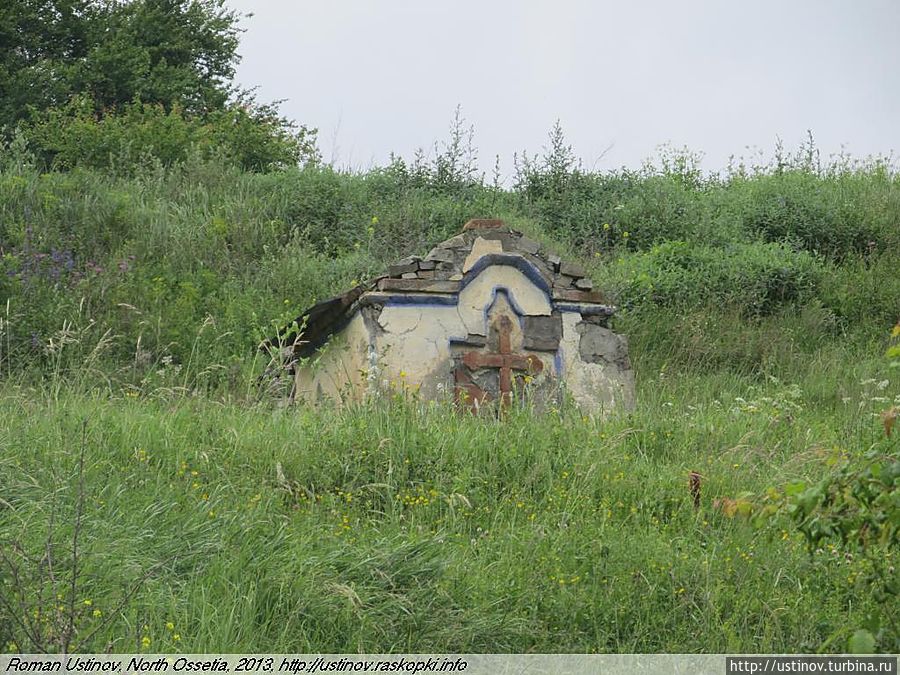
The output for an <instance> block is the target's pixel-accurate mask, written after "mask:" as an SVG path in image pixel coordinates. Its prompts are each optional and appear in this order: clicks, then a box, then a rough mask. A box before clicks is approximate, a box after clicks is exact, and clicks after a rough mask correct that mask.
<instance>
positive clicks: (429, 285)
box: [378, 279, 460, 293]
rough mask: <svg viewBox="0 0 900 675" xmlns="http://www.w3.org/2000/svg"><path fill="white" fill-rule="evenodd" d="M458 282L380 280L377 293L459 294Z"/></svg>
mask: <svg viewBox="0 0 900 675" xmlns="http://www.w3.org/2000/svg"><path fill="white" fill-rule="evenodd" d="M459 287H460V283H459V282H458V281H434V280H431V279H382V280H381V281H379V282H378V290H379V291H410V292H417V293H459Z"/></svg>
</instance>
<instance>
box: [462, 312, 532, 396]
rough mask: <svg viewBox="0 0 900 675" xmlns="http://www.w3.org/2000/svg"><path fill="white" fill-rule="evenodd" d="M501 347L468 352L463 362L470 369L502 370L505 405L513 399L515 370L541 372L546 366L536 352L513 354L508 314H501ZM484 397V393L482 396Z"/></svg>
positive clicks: (502, 393) (501, 380) (501, 391)
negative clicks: (485, 350) (492, 351)
mask: <svg viewBox="0 0 900 675" xmlns="http://www.w3.org/2000/svg"><path fill="white" fill-rule="evenodd" d="M499 324H500V325H499V331H498V333H499V335H498V337H499V349H498V351H497V352H496V353H491V352H467V353H466V354H465V355H464V356H463V359H462V361H463V363H464V364H465V365H466V366H467V367H468V368H469V370H478V369H479V368H497V369H498V370H499V371H500V400H501V403H502V404H503V405H504V406H507V405H509V403H510V401H511V400H512V391H513V386H512V380H513V371H514V370H524V371H526V372H528V373H529V374H537V373H540V372H541V370H542V369H543V367H544V364H543V363H541V360H540V359H539V358H538V357H537V356H535V355H534V354H529V355H527V356H525V355H523V354H513V351H512V343H511V340H510V335H511V333H512V322H511V321H510V320H509V317H508V316H501V317H500V320H499ZM480 398H481V399H484V398H485V397H484V395H482V396H481V397H480Z"/></svg>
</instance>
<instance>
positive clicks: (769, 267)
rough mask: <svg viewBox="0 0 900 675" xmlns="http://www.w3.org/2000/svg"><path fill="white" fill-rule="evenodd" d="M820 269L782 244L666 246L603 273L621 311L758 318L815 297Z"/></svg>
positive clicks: (623, 259)
mask: <svg viewBox="0 0 900 675" xmlns="http://www.w3.org/2000/svg"><path fill="white" fill-rule="evenodd" d="M823 271H824V270H823V267H822V263H821V262H820V261H819V260H818V259H817V258H816V257H814V256H812V255H810V254H809V253H806V252H804V251H794V250H792V249H791V248H789V247H788V246H785V245H783V244H771V243H769V244H767V243H734V244H731V245H729V246H726V247H723V248H717V247H712V246H703V245H700V244H689V243H687V242H684V241H669V242H666V243H663V244H658V245H656V246H654V247H652V248H650V249H649V250H648V251H643V252H636V253H623V254H621V255H619V257H618V258H616V260H614V261H613V262H611V263H609V264H608V266H606V268H605V270H603V271H602V272H601V273H602V274H604V275H605V278H604V286H605V287H608V288H610V289H611V290H612V291H613V293H614V295H615V297H616V298H617V300H618V302H619V303H620V304H621V306H622V307H624V308H626V309H627V308H632V307H635V306H639V305H643V304H653V305H657V306H660V307H668V308H677V309H681V310H683V309H685V308H689V307H699V306H702V305H706V304H711V303H716V304H720V305H725V306H728V307H735V308H738V309H739V310H740V312H741V313H742V314H743V315H744V316H758V315H765V314H769V313H771V312H773V311H774V310H776V309H777V308H779V307H782V306H785V305H789V304H792V303H797V302H802V301H803V300H806V299H808V298H810V297H812V295H813V294H814V293H815V291H816V289H817V287H818V285H819V283H820V281H821V278H822V276H823Z"/></svg>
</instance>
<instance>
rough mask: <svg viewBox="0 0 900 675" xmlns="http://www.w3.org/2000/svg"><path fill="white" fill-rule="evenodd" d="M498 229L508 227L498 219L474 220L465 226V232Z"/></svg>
mask: <svg viewBox="0 0 900 675" xmlns="http://www.w3.org/2000/svg"><path fill="white" fill-rule="evenodd" d="M498 227H506V223H504V222H503V221H502V220H497V219H496V218H490V219H488V218H473V219H472V220H470V221H469V222H468V223H466V224H465V225H463V230H495V229H497V228H498Z"/></svg>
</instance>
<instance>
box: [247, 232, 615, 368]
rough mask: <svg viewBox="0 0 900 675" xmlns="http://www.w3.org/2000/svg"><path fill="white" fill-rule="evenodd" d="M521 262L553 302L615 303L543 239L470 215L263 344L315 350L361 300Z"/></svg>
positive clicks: (442, 289) (451, 291)
mask: <svg viewBox="0 0 900 675" xmlns="http://www.w3.org/2000/svg"><path fill="white" fill-rule="evenodd" d="M492 264H503V265H513V266H516V267H519V268H520V269H521V270H522V271H523V272H524V273H525V274H526V276H529V277H530V278H531V280H532V281H533V282H534V283H536V285H538V286H539V287H541V288H542V289H543V290H544V291H545V292H547V293H548V295H550V296H551V298H552V300H553V301H554V302H561V303H575V304H577V305H579V306H580V307H581V309H583V310H586V311H589V312H590V313H595V314H606V315H609V314H612V313H613V311H614V309H613V308H612V307H611V306H610V305H608V304H607V303H606V300H605V299H604V297H603V296H602V295H601V294H600V293H598V292H596V291H594V290H593V283H592V282H591V280H590V279H589V278H587V273H586V272H585V271H584V269H583V268H581V267H580V266H578V265H575V264H572V263H568V262H565V261H563V260H561V259H560V258H559V256H557V255H555V254H553V253H551V252H549V251H547V250H546V249H545V248H544V247H543V246H542V245H541V244H540V243H538V242H536V241H534V240H533V239H529V238H528V237H526V236H524V235H523V234H522V233H521V232H517V231H516V230H513V229H511V228H509V227H507V225H506V224H505V223H504V222H503V221H502V220H481V219H476V220H470V221H469V222H467V223H466V224H465V225H464V226H463V231H462V232H461V233H460V234H458V235H456V236H455V237H451V238H450V239H448V240H446V241H443V242H441V243H440V244H438V245H437V246H435V247H434V248H433V249H431V251H429V252H428V255H426V256H425V257H424V258H421V257H419V256H410V257H408V258H404V259H403V260H400V261H398V262H396V263H394V264H393V265H390V266H389V267H388V270H387V274H385V275H382V276H380V277H376V278H374V279H370V280H368V281H365V282H363V283H362V284H360V285H358V286H355V287H354V288H352V289H350V290H349V291H347V292H346V293H342V294H340V295H337V296H334V297H332V298H329V299H327V300H324V301H323V302H320V303H318V304H316V305H314V306H313V307H310V308H309V309H307V310H306V311H305V312H303V314H301V315H300V316H299V317H297V319H296V325H297V326H299V327H300V329H301V334H300V339H299V340H298V339H297V332H296V330H294V329H293V328H292V327H288V328H285V329H284V330H283V331H282V332H281V333H280V334H279V335H278V336H276V337H274V338H271V339H269V340H266V341H265V342H264V343H263V344H262V345H261V348H273V347H276V346H279V345H283V346H293V353H294V356H296V357H301V358H303V357H308V356H312V355H313V354H314V353H315V352H316V350H318V349H319V348H320V347H322V346H323V345H324V344H325V343H326V342H327V341H328V339H329V338H330V337H331V336H332V335H333V334H335V333H336V332H338V331H340V330H341V329H342V328H343V327H344V326H346V325H347V323H348V322H349V321H350V319H351V318H352V317H353V315H354V313H355V312H356V310H357V309H358V307H359V306H360V305H361V303H363V302H366V301H368V302H384V301H385V300H386V299H389V298H397V297H398V296H403V295H413V296H419V295H420V294H429V295H431V294H435V295H439V296H445V297H448V298H452V297H453V296H456V295H458V294H459V291H460V290H461V289H462V288H463V287H465V285H466V283H467V282H468V281H470V280H471V279H473V278H474V277H475V276H477V275H478V273H479V272H480V271H481V270H482V269H484V268H485V267H486V266H488V265H492Z"/></svg>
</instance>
